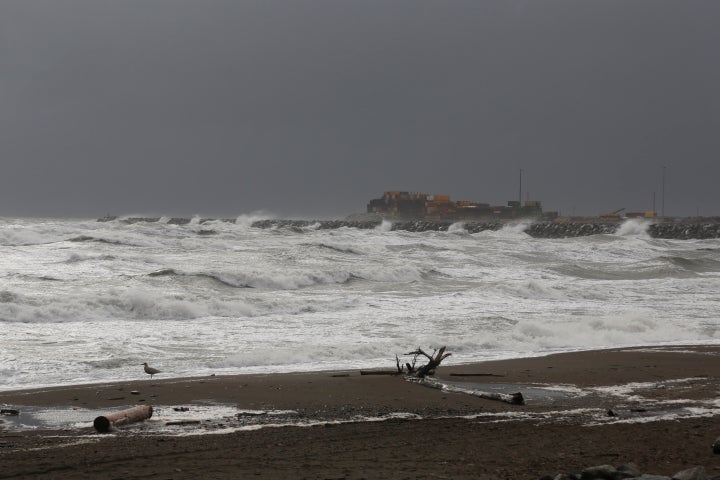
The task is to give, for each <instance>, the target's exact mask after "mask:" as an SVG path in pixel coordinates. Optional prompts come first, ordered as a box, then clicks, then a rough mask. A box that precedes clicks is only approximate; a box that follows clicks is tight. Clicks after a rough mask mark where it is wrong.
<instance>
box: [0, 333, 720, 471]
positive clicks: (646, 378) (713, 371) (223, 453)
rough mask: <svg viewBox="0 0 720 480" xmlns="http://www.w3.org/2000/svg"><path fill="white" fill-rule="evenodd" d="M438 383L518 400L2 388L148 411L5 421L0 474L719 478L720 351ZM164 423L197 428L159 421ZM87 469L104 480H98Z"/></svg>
mask: <svg viewBox="0 0 720 480" xmlns="http://www.w3.org/2000/svg"><path fill="white" fill-rule="evenodd" d="M435 378H437V379H438V380H440V381H442V382H445V383H452V384H453V385H456V384H458V383H459V384H462V385H463V386H465V387H467V386H468V385H471V386H478V387H479V388H482V389H494V388H500V389H502V388H505V389H508V388H510V389H512V388H515V387H517V388H518V390H519V391H521V392H522V391H523V390H525V392H526V393H527V395H526V403H525V405H510V404H508V403H505V402H500V401H495V400H488V399H486V398H481V397H478V396H474V395H471V394H468V393H458V392H456V391H443V390H439V389H436V388H426V387H423V386H422V385H417V384H414V383H411V382H408V381H405V380H404V379H403V378H399V377H398V376H389V375H360V371H358V370H346V371H330V372H311V373H287V374H253V375H233V376H208V377H195V378H183V379H158V378H154V379H152V380H151V379H149V378H147V379H142V380H137V381H131V382H114V383H107V384H87V385H73V386H63V387H50V388H42V389H30V390H17V391H16V390H12V391H4V392H0V404H2V405H7V406H8V407H13V408H17V409H18V410H19V411H20V417H22V416H23V411H25V412H30V413H29V415H32V414H33V412H37V411H44V412H52V411H53V409H55V410H58V411H60V410H62V411H65V412H72V411H76V412H96V411H107V412H112V411H117V410H121V409H123V408H126V407H127V406H128V405H135V404H151V405H153V406H157V407H158V408H157V410H158V414H157V415H154V418H152V419H151V420H149V421H146V422H141V423H138V424H133V425H129V426H126V427H123V428H121V429H118V430H117V431H116V432H115V433H113V434H105V435H98V434H95V432H94V431H93V430H92V427H91V426H90V425H89V424H88V425H87V426H85V423H82V422H81V423H80V424H79V426H78V425H75V426H73V427H63V428H61V429H57V428H55V429H53V428H47V426H46V425H45V426H42V427H35V428H32V429H25V430H22V429H13V428H8V426H9V425H10V422H11V420H9V417H0V419H1V420H4V421H5V424H4V425H5V429H3V424H0V434H1V435H2V436H1V437H0V447H3V448H2V450H0V451H1V452H2V455H0V478H20V477H23V476H33V478H60V479H63V478H84V477H86V478H113V476H112V474H111V473H112V470H113V469H115V468H119V469H120V471H121V472H122V476H123V478H141V477H142V478H145V477H147V476H151V475H150V473H153V472H154V473H153V474H157V475H164V477H163V478H170V477H172V478H197V476H198V475H201V476H203V475H204V473H207V472H212V473H210V474H208V475H209V477H210V478H241V477H242V476H243V475H247V476H250V475H252V476H259V477H261V478H263V477H265V478H397V477H405V478H432V477H435V476H440V477H443V476H444V477H447V478H459V479H465V478H468V479H469V478H487V479H491V478H493V479H495V478H513V479H516V478H540V477H542V476H543V475H550V476H551V477H554V476H555V475H557V474H559V473H561V472H570V471H574V470H576V469H579V468H582V467H587V466H592V465H600V464H608V463H609V464H613V465H619V464H626V463H634V464H636V465H637V466H638V468H639V469H640V470H642V471H645V472H648V473H653V474H662V475H672V474H674V473H676V472H678V471H680V470H683V469H684V468H689V467H692V466H695V465H703V466H704V467H705V468H706V469H707V471H708V474H709V475H710V476H712V475H720V456H718V455H713V453H712V448H711V444H712V442H713V441H714V440H715V439H716V438H717V437H719V436H720V401H718V400H717V397H718V380H720V345H689V346H680V345H676V346H653V347H632V348H618V349H607V350H591V351H582V352H573V353H557V354H551V355H547V356H542V357H529V358H520V359H510V360H494V361H488V362H482V363H474V364H465V365H447V366H446V365H441V366H440V367H439V368H438V370H437V372H436V375H435ZM133 391H135V392H138V394H137V395H136V394H132V393H131V392H133ZM173 407H183V408H187V409H188V410H187V411H186V412H175V411H174V410H173ZM220 407H222V408H221V409H220V410H219V411H220V416H219V417H218V416H213V415H215V413H217V412H215V413H213V412H214V410H212V409H213V408H220ZM3 408H6V407H3ZM223 409H224V410H223ZM610 412H612V415H610ZM183 415H187V417H183ZM198 415H199V417H198ZM176 418H180V419H182V418H191V419H193V421H195V420H196V419H199V420H198V423H196V424H190V423H188V424H185V425H179V426H175V427H168V426H167V425H166V423H170V422H168V419H176ZM90 420H91V419H90ZM269 426H273V428H263V427H269ZM295 427H303V428H295ZM210 433H222V434H220V435H217V434H216V435H210ZM78 442H80V444H76V443H78ZM88 445H89V446H88ZM171 447H172V448H171ZM35 449H42V450H43V452H44V455H45V456H44V457H43V458H45V459H46V460H43V462H42V466H39V465H38V464H37V459H36V458H34V456H33V455H31V454H29V452H32V451H35ZM178 451H180V452H183V454H182V455H178V454H177V452H178ZM98 466H102V470H103V471H105V472H106V473H107V475H105V476H103V475H100V476H94V474H93V472H95V473H97V472H98V470H97V468H98ZM117 473H118V472H115V474H117ZM115 476H117V475H115Z"/></svg>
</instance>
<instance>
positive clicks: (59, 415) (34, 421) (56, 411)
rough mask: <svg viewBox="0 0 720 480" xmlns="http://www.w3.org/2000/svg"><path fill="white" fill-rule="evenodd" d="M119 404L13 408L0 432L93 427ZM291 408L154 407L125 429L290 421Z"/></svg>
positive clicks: (3, 419) (169, 430)
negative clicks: (113, 405)
mask: <svg viewBox="0 0 720 480" xmlns="http://www.w3.org/2000/svg"><path fill="white" fill-rule="evenodd" d="M130 407H132V405H130V406H128V407H120V408H117V409H115V410H113V411H108V410H105V409H103V410H100V409H86V408H76V407H53V408H47V407H23V406H17V407H13V408H14V409H15V410H18V411H19V414H18V415H6V416H3V417H1V418H0V431H3V430H4V431H28V430H60V431H63V430H64V431H68V430H70V431H76V430H86V429H87V430H91V431H93V432H95V430H94V428H93V421H94V420H95V418H97V417H99V416H102V415H108V414H110V413H113V412H117V411H120V410H124V409H125V408H130ZM296 416H297V412H295V411H292V410H240V409H238V408H237V407H235V406H233V405H223V404H219V405H214V404H207V405H205V404H192V405H186V406H168V405H157V406H153V414H152V417H150V418H149V419H147V420H145V421H143V422H137V423H134V424H131V425H126V426H124V427H123V428H122V430H123V431H135V432H143V433H172V432H174V431H183V432H185V431H187V430H188V429H189V428H190V429H195V430H198V429H200V430H210V429H214V428H224V427H225V426H226V424H228V423H232V424H234V425H238V424H241V425H263V424H267V423H275V422H277V421H278V420H281V421H283V422H284V421H287V419H288V418H292V417H296Z"/></svg>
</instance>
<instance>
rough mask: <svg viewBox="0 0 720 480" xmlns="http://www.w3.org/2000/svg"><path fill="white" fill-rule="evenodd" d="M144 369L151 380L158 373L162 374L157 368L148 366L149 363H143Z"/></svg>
mask: <svg viewBox="0 0 720 480" xmlns="http://www.w3.org/2000/svg"><path fill="white" fill-rule="evenodd" d="M143 367H145V373H147V374H149V375H150V378H152V377H153V375H155V374H156V373H160V370H158V369H157V368H153V367H150V366H148V364H147V362H145V363H143Z"/></svg>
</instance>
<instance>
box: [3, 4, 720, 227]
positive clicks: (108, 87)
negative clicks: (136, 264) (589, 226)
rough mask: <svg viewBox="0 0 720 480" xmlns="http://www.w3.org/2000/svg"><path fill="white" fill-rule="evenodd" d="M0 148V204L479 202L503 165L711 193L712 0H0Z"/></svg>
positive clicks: (187, 207)
mask: <svg viewBox="0 0 720 480" xmlns="http://www.w3.org/2000/svg"><path fill="white" fill-rule="evenodd" d="M0 167H1V168H0V216H19V215H35V216H45V215H52V216H55V215H58V216H89V217H96V216H102V215H105V214H107V213H110V214H115V215H122V214H165V215H195V214H198V215H204V216H236V215H240V214H246V213H251V212H253V211H258V210H264V211H266V212H273V213H275V214H277V215H279V216H306V217H307V216H310V217H327V216H344V215H346V214H349V213H353V212H362V211H364V210H365V206H366V204H367V201H368V200H369V199H371V198H376V197H379V196H381V195H382V192H383V191H385V190H409V191H418V192H424V193H429V194H448V195H451V197H452V199H453V200H473V201H479V202H486V203H491V204H493V205H501V204H505V203H506V202H507V201H508V200H515V199H517V198H518V196H519V195H520V192H519V189H520V185H519V183H520V182H519V177H520V175H519V172H520V169H522V170H523V174H522V177H523V189H522V190H523V193H522V195H523V200H525V199H526V198H530V199H533V200H540V201H542V202H543V206H544V208H545V209H546V210H559V211H560V213H561V214H564V215H570V214H576V215H580V214H588V215H596V214H599V213H601V212H607V211H612V210H616V209H619V208H622V207H625V208H626V209H627V210H628V211H644V210H650V209H652V208H653V196H654V197H655V206H656V209H657V210H658V211H660V210H661V208H662V203H663V198H664V203H665V212H666V213H667V214H668V215H681V216H691V215H696V214H697V213H699V214H700V215H720V187H719V186H718V180H719V179H720V1H718V0H705V1H701V0H674V1H667V0H633V1H629V0H467V1H463V0H254V1H250V0H0ZM663 170H664V171H665V189H664V191H665V195H664V197H663Z"/></svg>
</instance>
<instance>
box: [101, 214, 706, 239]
mask: <svg viewBox="0 0 720 480" xmlns="http://www.w3.org/2000/svg"><path fill="white" fill-rule="evenodd" d="M98 221H102V222H108V221H117V222H122V223H128V224H132V223H139V222H162V223H166V224H169V225H188V224H193V223H197V224H204V223H208V222H212V221H222V222H228V223H236V219H232V218H223V219H212V218H202V219H200V218H183V217H174V218H167V217H129V218H118V217H103V218H100V219H98ZM386 224H387V229H388V230H391V231H407V232H445V231H448V230H451V229H453V230H458V231H462V230H464V231H466V232H468V233H478V232H482V231H486V230H491V231H497V230H501V229H502V228H504V227H506V226H507V225H510V224H509V223H506V222H493V221H489V222H448V221H433V220H406V221H395V222H386ZM382 225H383V222H382V221H381V220H271V219H267V220H257V221H254V222H252V224H251V226H252V227H253V228H265V229H267V228H287V229H295V230H298V231H301V230H303V229H308V228H312V229H317V230H329V229H337V228H357V229H366V230H367V229H375V228H381V227H382ZM622 225H623V223H622V222H600V221H598V222H534V223H529V224H527V225H526V226H525V227H524V229H523V231H524V232H525V233H526V234H528V235H529V236H531V237H533V238H568V237H583V236H589V235H602V234H605V235H607V234H614V233H617V232H618V231H619V230H620V228H621V226H622ZM640 225H642V224H640ZM645 228H646V232H647V234H648V235H649V236H650V237H653V238H664V239H675V240H690V239H710V238H720V222H702V223H700V222H698V223H690V222H678V223H650V224H648V225H647V226H646V227H645Z"/></svg>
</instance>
